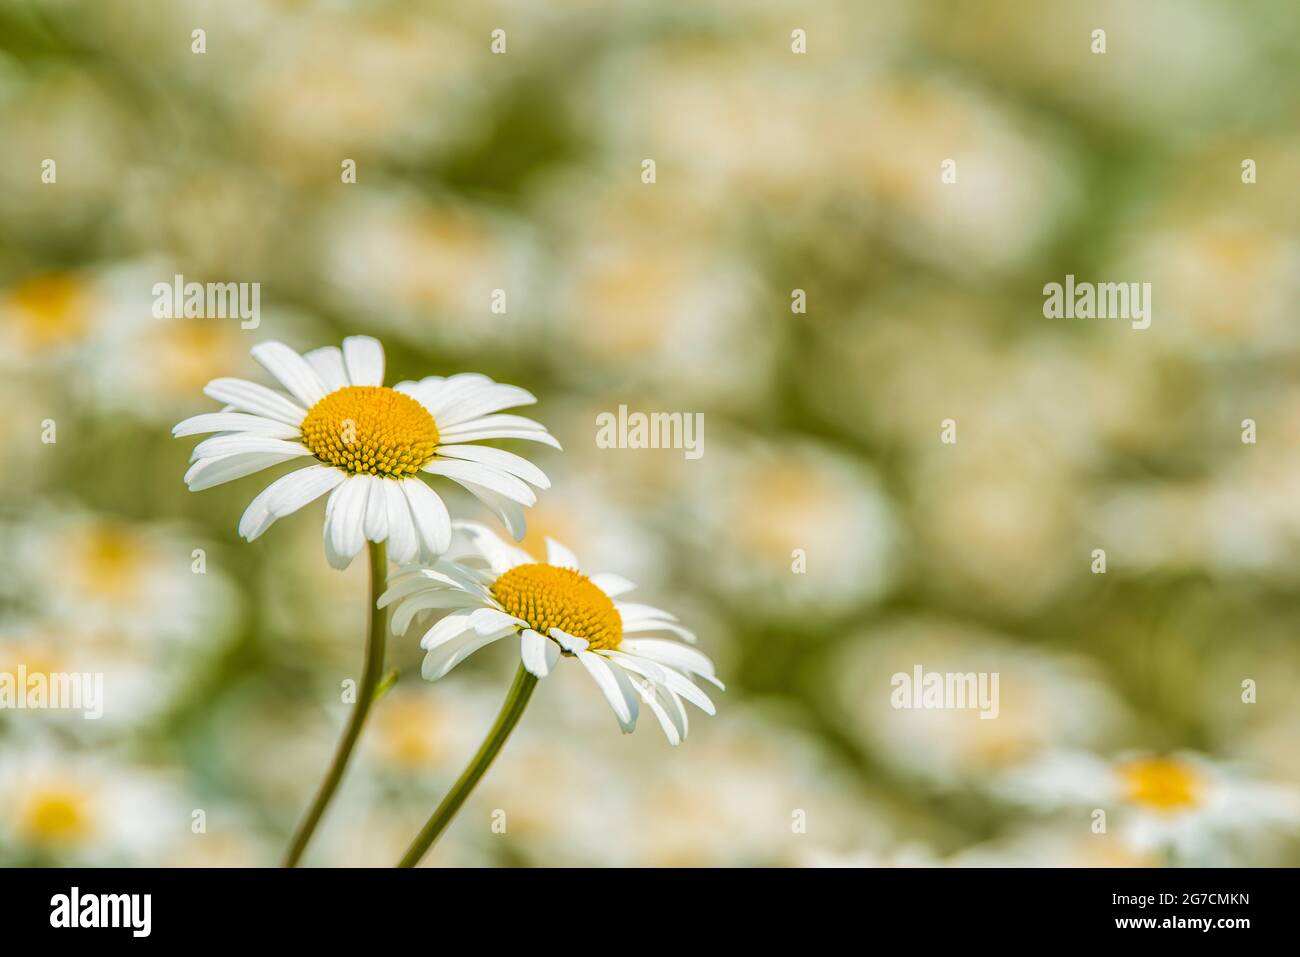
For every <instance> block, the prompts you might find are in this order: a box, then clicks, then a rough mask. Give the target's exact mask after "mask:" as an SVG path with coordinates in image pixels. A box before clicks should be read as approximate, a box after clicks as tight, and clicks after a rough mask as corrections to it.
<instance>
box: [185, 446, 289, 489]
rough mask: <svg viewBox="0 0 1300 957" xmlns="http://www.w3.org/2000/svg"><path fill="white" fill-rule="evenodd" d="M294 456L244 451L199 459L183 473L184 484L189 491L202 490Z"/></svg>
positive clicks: (277, 463) (267, 467) (258, 470)
mask: <svg viewBox="0 0 1300 957" xmlns="http://www.w3.org/2000/svg"><path fill="white" fill-rule="evenodd" d="M294 457H295V456H293V455H285V454H284V453H281V452H244V453H241V454H239V455H222V456H219V457H217V458H210V459H200V460H199V461H197V462H195V463H194V464H193V465H191V466H190V467H189V470H188V471H187V472H186V473H185V484H186V485H188V486H189V489H190V491H191V492H202V491H203V490H204V489H208V488H212V487H213V486H214V485H221V484H222V483H223V482H233V481H234V480H235V479H238V478H243V477H244V476H245V475H252V474H253V473H254V472H260V471H262V470H263V469H269V468H271V466H273V465H279V464H280V463H281V462H287V461H289V460H290V459H291V458H294Z"/></svg>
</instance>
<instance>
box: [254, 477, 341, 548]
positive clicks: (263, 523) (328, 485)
mask: <svg viewBox="0 0 1300 957" xmlns="http://www.w3.org/2000/svg"><path fill="white" fill-rule="evenodd" d="M345 477H346V476H345V475H344V473H343V472H340V471H339V470H338V469H336V468H334V467H333V466H331V465H309V466H308V467H307V468H303V469H298V471H296V472H290V473H289V474H288V475H284V476H281V477H280V478H278V479H276V480H275V481H274V482H272V483H271V484H270V485H268V486H267V487H266V488H264V489H263V490H262V491H261V493H260V494H259V495H258V496H257V497H256V498H255V499H253V501H252V502H250V503H249V505H248V508H247V509H246V510H245V511H244V516H243V518H241V519H240V520H239V534H240V535H242V536H243V537H244V538H245V539H247V540H248V541H250V542H251V541H253V540H254V539H256V538H257V537H258V536H259V535H261V534H262V533H263V532H265V531H266V530H267V529H268V528H270V527H271V524H272V523H273V522H274V521H275V520H276V519H278V518H284V517H285V516H286V515H290V514H292V513H294V512H296V511H298V509H300V508H302V507H303V506H304V505H306V504H308V503H309V502H313V501H315V500H316V499H318V498H320V497H321V496H322V495H324V494H325V493H326V492H328V491H329V490H330V489H332V488H334V487H335V486H336V485H338V484H339V483H340V482H342V481H343V479H344V478H345Z"/></svg>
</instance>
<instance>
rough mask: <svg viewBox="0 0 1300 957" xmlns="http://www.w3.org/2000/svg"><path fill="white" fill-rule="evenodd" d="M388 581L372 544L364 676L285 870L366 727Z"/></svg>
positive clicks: (383, 634)
mask: <svg viewBox="0 0 1300 957" xmlns="http://www.w3.org/2000/svg"><path fill="white" fill-rule="evenodd" d="M387 581H388V558H387V556H386V554H385V548H384V543H383V542H371V543H370V629H369V631H368V632H367V633H366V665H365V667H366V670H365V674H364V675H362V677H361V683H360V684H359V685H358V686H357V703H356V704H355V705H353V707H352V715H351V717H349V718H348V726H347V728H346V729H345V730H344V732H343V737H342V738H341V739H340V740H339V744H338V748H336V749H335V751H334V760H333V761H331V762H330V767H329V771H328V772H326V774H325V780H324V781H322V782H321V785H320V789H319V790H318V791H317V792H316V798H315V800H313V801H312V804H311V807H310V808H309V809H308V811H307V816H306V817H304V818H303V819H302V823H301V824H299V825H298V830H297V831H296V832H294V835H293V843H292V844H290V845H289V852H288V853H287V854H286V855H285V858H284V866H285V867H296V866H297V864H298V861H299V860H300V859H301V858H302V855H303V851H305V850H307V842H308V841H310V840H311V836H312V834H314V833H315V832H316V826H317V825H318V824H320V819H321V817H322V815H324V813H325V809H326V808H327V807H329V803H330V801H331V800H332V799H333V798H334V792H335V791H337V790H338V787H339V782H340V781H342V780H343V772H345V771H346V770H347V767H348V761H349V760H350V759H351V758H352V749H353V748H355V747H356V744H357V739H358V738H360V737H361V729H362V728H363V727H364V726H365V723H366V716H367V715H369V713H370V706H371V704H373V703H374V700H375V689H376V688H377V687H378V685H379V682H380V679H381V678H382V677H383V669H384V643H385V640H386V638H387V635H388V614H387V611H386V610H385V609H382V608H379V607H377V605H376V602H378V601H379V596H380V595H382V594H383V593H384V588H385V587H386V586H387Z"/></svg>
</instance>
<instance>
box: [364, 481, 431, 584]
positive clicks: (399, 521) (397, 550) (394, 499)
mask: <svg viewBox="0 0 1300 957" xmlns="http://www.w3.org/2000/svg"><path fill="white" fill-rule="evenodd" d="M376 481H377V482H378V483H379V484H378V485H377V486H376V487H375V489H374V491H373V492H371V493H370V494H371V497H372V498H373V497H375V495H376V493H378V494H379V497H382V498H383V500H384V507H385V510H386V511H387V514H388V557H389V558H390V559H392V560H393V561H395V562H397V563H398V564H399V565H405V564H406V563H407V562H413V561H415V558H416V556H417V555H419V554H420V539H419V537H418V536H417V535H416V534H415V524H414V520H413V519H412V517H411V507H410V506H409V505H408V504H407V502H406V496H405V495H404V494H403V492H402V486H403V485H404V484H405V483H404V482H402V481H399V480H396V479H377V480H376Z"/></svg>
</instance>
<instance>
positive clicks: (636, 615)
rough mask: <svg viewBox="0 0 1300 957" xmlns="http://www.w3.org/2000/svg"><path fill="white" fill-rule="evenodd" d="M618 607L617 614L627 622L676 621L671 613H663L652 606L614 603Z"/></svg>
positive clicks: (621, 602) (623, 602)
mask: <svg viewBox="0 0 1300 957" xmlns="http://www.w3.org/2000/svg"><path fill="white" fill-rule="evenodd" d="M614 604H615V605H616V606H617V607H618V613H619V614H620V615H621V616H622V617H623V618H625V619H627V620H629V621H644V620H647V619H658V618H662V619H663V620H664V621H676V620H677V616H676V615H674V614H673V613H672V612H668V611H664V610H663V609H662V608H656V607H655V606H654V605H639V604H637V603H636V602H631V601H619V602H615V603H614Z"/></svg>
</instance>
